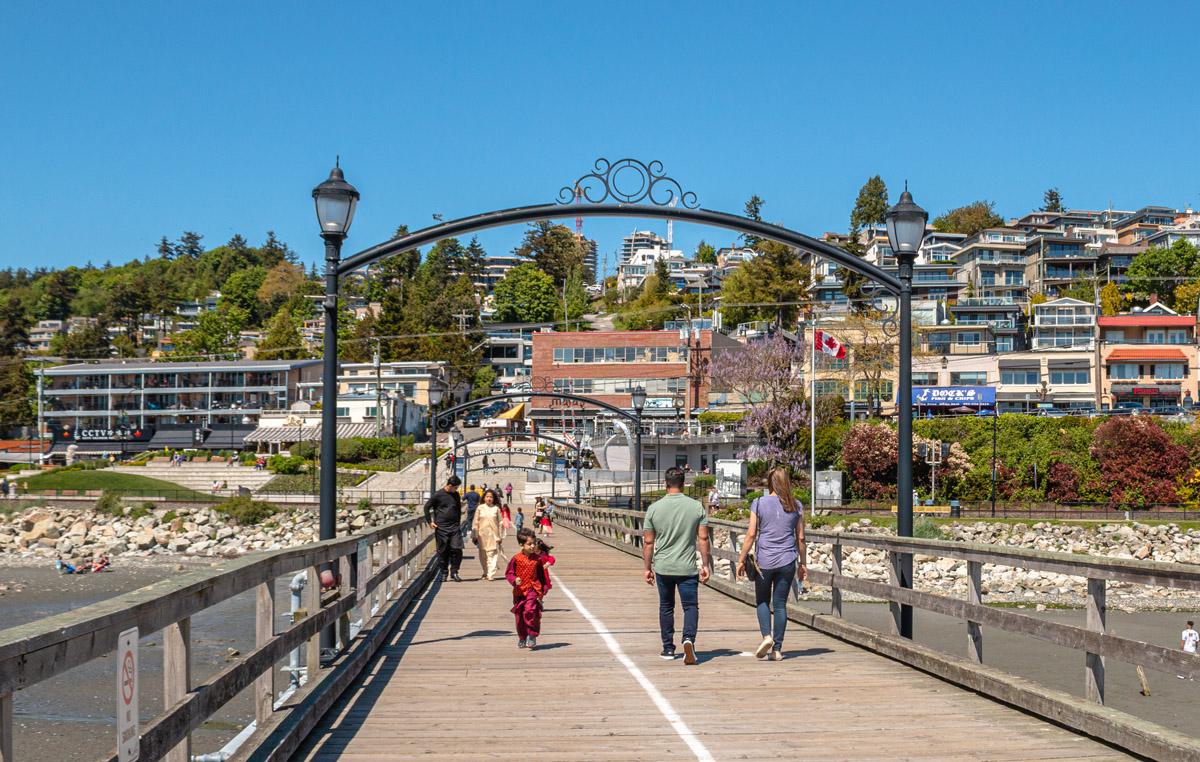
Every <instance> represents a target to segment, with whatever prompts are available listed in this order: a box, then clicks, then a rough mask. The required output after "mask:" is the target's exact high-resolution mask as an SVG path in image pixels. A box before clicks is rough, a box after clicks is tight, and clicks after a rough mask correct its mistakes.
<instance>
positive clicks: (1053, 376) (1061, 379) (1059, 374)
mask: <svg viewBox="0 0 1200 762" xmlns="http://www.w3.org/2000/svg"><path fill="white" fill-rule="evenodd" d="M1090 376H1091V374H1090V373H1088V372H1087V371H1086V370H1052V371H1050V384H1051V385H1052V386H1062V385H1066V386H1072V385H1079V384H1086V383H1088V382H1089V379H1090Z"/></svg>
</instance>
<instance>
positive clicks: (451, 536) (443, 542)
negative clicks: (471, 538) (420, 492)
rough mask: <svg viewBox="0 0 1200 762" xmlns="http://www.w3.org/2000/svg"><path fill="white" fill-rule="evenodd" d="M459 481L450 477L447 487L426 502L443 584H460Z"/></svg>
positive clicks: (461, 552) (461, 555)
mask: <svg viewBox="0 0 1200 762" xmlns="http://www.w3.org/2000/svg"><path fill="white" fill-rule="evenodd" d="M460 484H462V479H459V478H458V477H457V476H455V475H453V474H451V475H450V478H449V479H447V480H446V486H445V487H443V488H442V489H440V490H438V491H437V492H435V493H434V494H433V496H432V497H430V498H429V500H428V501H427V502H426V503H425V520H426V521H428V522H429V526H430V527H431V528H432V529H433V532H434V538H435V539H436V540H437V557H438V568H440V569H441V570H442V582H445V581H446V580H447V579H451V578H453V579H454V581H455V582H462V578H461V577H459V576H458V567H459V564H461V563H462V557H463V537H462V531H461V529H460V525H461V523H462V503H461V502H460V500H459V497H458V485H460Z"/></svg>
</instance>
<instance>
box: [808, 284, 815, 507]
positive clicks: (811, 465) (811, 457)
mask: <svg viewBox="0 0 1200 762" xmlns="http://www.w3.org/2000/svg"><path fill="white" fill-rule="evenodd" d="M808 351H809V355H810V356H811V358H812V359H811V360H810V365H809V368H810V370H809V376H810V378H809V379H808V384H809V393H808V426H809V429H808V436H809V454H808V469H809V477H808V478H809V481H808V518H809V520H810V521H812V520H813V517H815V516H816V515H817V513H816V511H817V507H816V506H817V306H816V304H814V305H813V307H812V344H811V345H809V350H808Z"/></svg>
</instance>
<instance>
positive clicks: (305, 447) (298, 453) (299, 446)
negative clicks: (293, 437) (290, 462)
mask: <svg viewBox="0 0 1200 762" xmlns="http://www.w3.org/2000/svg"><path fill="white" fill-rule="evenodd" d="M292 456H293V457H298V458H304V459H305V460H312V459H313V458H315V457H317V443H316V442H297V443H296V445H295V447H293V448H292Z"/></svg>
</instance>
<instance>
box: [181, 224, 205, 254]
mask: <svg viewBox="0 0 1200 762" xmlns="http://www.w3.org/2000/svg"><path fill="white" fill-rule="evenodd" d="M203 240H204V236H202V235H200V234H198V233H193V232H191V231H187V230H185V231H184V233H183V235H181V236H180V237H179V243H177V244H175V255H176V256H179V257H191V258H192V259H199V258H200V255H201V254H203V253H204V246H203V244H201V241H203Z"/></svg>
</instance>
